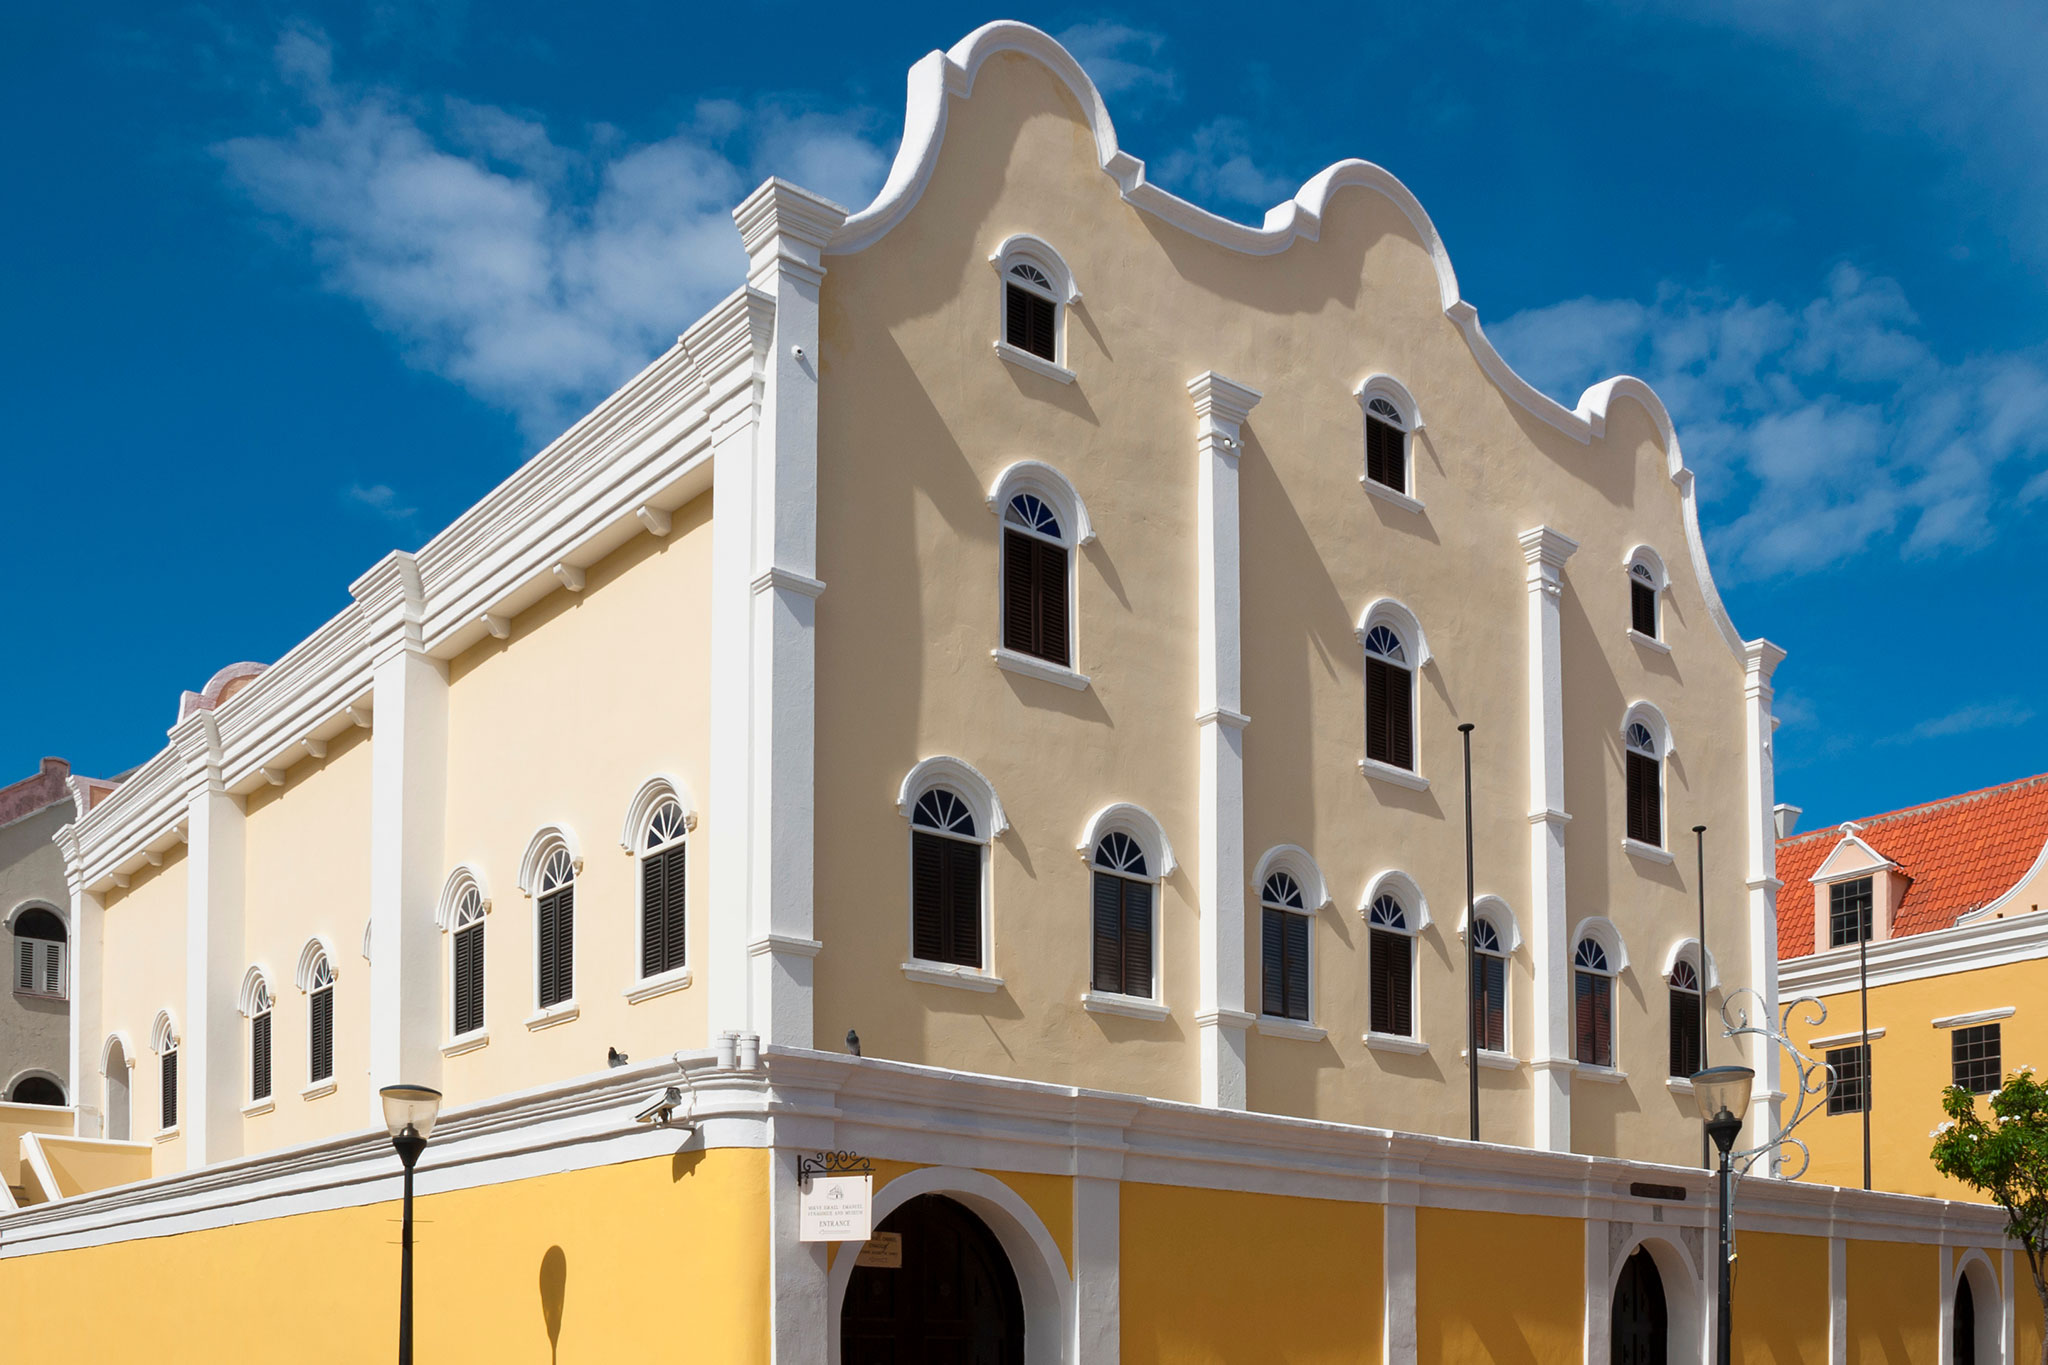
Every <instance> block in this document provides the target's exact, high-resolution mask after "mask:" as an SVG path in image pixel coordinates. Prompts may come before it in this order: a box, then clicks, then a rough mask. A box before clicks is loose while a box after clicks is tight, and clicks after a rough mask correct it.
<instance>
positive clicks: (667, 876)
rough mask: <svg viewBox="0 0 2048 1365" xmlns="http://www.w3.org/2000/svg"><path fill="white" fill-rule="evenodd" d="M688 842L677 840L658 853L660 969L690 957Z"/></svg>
mask: <svg viewBox="0 0 2048 1365" xmlns="http://www.w3.org/2000/svg"><path fill="white" fill-rule="evenodd" d="M687 851H688V846H687V845H684V844H677V845H676V846H675V847H674V848H672V849H670V850H668V852H666V853H664V854H662V855H661V862H662V869H661V879H662V907H661V914H662V934H661V937H662V947H663V953H662V959H661V970H663V971H665V972H673V971H676V970H677V969H679V968H681V967H682V966H683V965H684V964H686V963H687V962H688V961H689V958H690V954H689V936H688V934H687V933H686V932H685V931H686V930H687V928H688V910H689V906H688V901H689V884H690V879H689V877H688V876H687V875H686V874H687V872H688V868H687V866H686V865H685V863H684V861H683V860H684V856H685V854H686V853H687Z"/></svg>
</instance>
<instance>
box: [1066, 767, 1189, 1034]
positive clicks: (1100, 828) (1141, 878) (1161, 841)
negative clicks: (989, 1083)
mask: <svg viewBox="0 0 2048 1365" xmlns="http://www.w3.org/2000/svg"><path fill="white" fill-rule="evenodd" d="M1112 834H1121V835H1123V836H1124V837H1125V838H1127V839H1129V840H1130V841H1131V842H1132V843H1134V844H1135V845H1137V848H1138V852H1139V854H1140V855H1141V856H1142V857H1143V858H1144V859H1145V871H1144V872H1143V873H1142V874H1140V873H1135V872H1126V871H1120V870H1119V869H1117V868H1114V867H1111V866H1110V865H1108V864H1107V863H1104V862H1101V861H1099V860H1098V859H1097V857H1096V854H1097V852H1098V851H1099V850H1100V849H1101V846H1102V843H1103V841H1104V840H1105V839H1107V838H1109V836H1110V835H1112ZM1075 852H1077V853H1079V854H1080V855H1081V861H1082V862H1083V863H1084V864H1086V865H1087V868H1088V902H1087V912H1088V914H1089V916H1090V917H1091V919H1090V920H1089V921H1088V923H1089V928H1090V930H1091V934H1090V939H1089V961H1088V985H1087V986H1086V987H1085V988H1084V989H1083V990H1082V991H1081V1008H1082V1009H1085V1010H1087V1011H1089V1012H1090V1013H1092V1014H1121V1015H1124V1016H1126V1017H1129V1018H1135V1019H1154V1020H1156V1019H1165V1018H1167V1017H1169V1016H1170V1015H1171V1014H1172V1013H1173V1011H1172V1010H1171V1009H1170V1008H1168V1006H1167V1004H1166V946H1165V940H1166V879H1167V877H1169V876H1171V875H1172V873H1173V869H1174V861H1173V845H1172V844H1171V843H1169V842H1167V838H1166V831H1165V830H1164V829H1162V828H1160V825H1159V821H1158V820H1157V819H1155V818H1154V817H1153V815H1152V813H1151V812H1150V811H1148V810H1146V809H1145V808H1144V807H1143V806H1134V805H1131V804H1129V803H1127V802H1119V803H1117V804H1114V805H1109V806H1104V807H1103V808H1102V809H1101V810H1099V811H1097V812H1096V813H1095V816H1094V818H1093V819H1091V820H1090V821H1089V822H1088V828H1087V830H1086V832H1085V833H1084V835H1083V838H1082V842H1081V843H1080V844H1079V845H1078V846H1077V847H1076V849H1075ZM1097 873H1100V874H1102V875H1103V876H1107V877H1121V878H1122V879H1123V880H1125V881H1127V882H1145V883H1147V884H1148V885H1150V886H1151V888H1152V962H1151V966H1150V975H1151V978H1152V994H1150V995H1126V994H1124V993H1123V992H1122V991H1098V990H1096V989H1095V960H1094V951H1095V950H1094V940H1093V936H1092V930H1093V920H1092V916H1093V915H1094V913H1095V877H1096V874H1097Z"/></svg>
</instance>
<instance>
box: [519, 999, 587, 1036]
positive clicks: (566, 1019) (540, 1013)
mask: <svg viewBox="0 0 2048 1365" xmlns="http://www.w3.org/2000/svg"><path fill="white" fill-rule="evenodd" d="M581 1013H583V1007H582V1006H581V1005H578V1004H577V1003H576V1002H575V1001H574V1000H565V1001H563V1002H562V1003H561V1004H559V1005H550V1006H548V1007H547V1008H546V1009H544V1010H535V1011H534V1012H533V1013H532V1014H529V1015H527V1016H526V1028H527V1031H528V1032H530V1033H538V1032H539V1031H540V1030H542V1029H544V1028H553V1027H554V1026H555V1025H557V1024H567V1023H571V1022H573V1021H574V1020H575V1018H576V1016H577V1015H579V1014H581Z"/></svg>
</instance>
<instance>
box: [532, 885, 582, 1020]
mask: <svg viewBox="0 0 2048 1365" xmlns="http://www.w3.org/2000/svg"><path fill="white" fill-rule="evenodd" d="M533 929H534V939H535V943H534V1006H535V1008H537V1009H541V1010H551V1009H556V1008H558V1007H560V1006H563V1005H566V1004H568V1003H569V1002H570V1001H571V1000H574V999H575V998H576V860H575V859H574V858H572V857H570V856H569V850H568V849H567V848H564V847H562V846H561V845H556V846H555V847H554V848H553V849H551V850H549V852H548V855H547V857H546V858H544V859H542V861H541V865H540V881H539V884H538V885H537V886H536V888H535V890H534V913H533Z"/></svg>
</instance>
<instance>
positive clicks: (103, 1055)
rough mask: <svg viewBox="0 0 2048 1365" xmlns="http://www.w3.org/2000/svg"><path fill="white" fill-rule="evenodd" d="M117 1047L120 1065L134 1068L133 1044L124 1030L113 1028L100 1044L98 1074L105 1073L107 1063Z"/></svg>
mask: <svg viewBox="0 0 2048 1365" xmlns="http://www.w3.org/2000/svg"><path fill="white" fill-rule="evenodd" d="M117 1047H118V1048H120V1049H121V1065H122V1066H124V1067H126V1068H127V1069H128V1070H130V1071H133V1070H134V1069H135V1044H134V1043H133V1042H131V1041H130V1040H129V1038H128V1035H127V1033H126V1032H125V1031H123V1030H121V1029H115V1030H114V1031H113V1032H112V1033H109V1034H108V1035H107V1041H105V1042H104V1043H101V1044H100V1075H102V1076H104V1075H106V1074H107V1063H108V1062H109V1061H111V1060H112V1059H113V1055H114V1049H115V1048H117Z"/></svg>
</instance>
